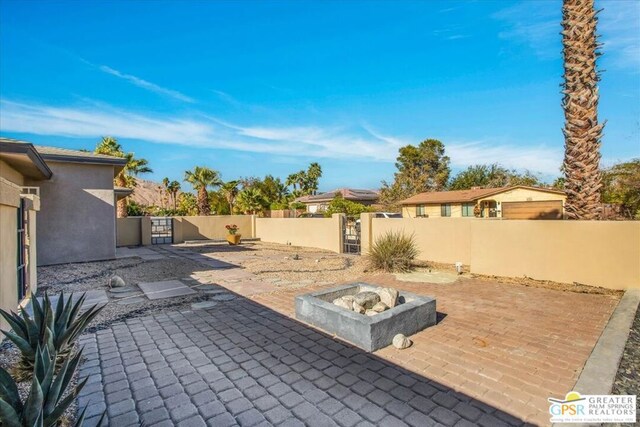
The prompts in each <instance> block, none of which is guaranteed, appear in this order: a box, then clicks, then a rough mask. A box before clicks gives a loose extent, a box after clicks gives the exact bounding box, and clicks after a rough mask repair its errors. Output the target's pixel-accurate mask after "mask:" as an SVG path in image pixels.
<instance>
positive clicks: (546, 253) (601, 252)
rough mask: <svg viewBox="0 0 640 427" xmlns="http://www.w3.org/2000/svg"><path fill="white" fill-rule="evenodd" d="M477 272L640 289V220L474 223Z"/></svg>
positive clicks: (473, 265)
mask: <svg viewBox="0 0 640 427" xmlns="http://www.w3.org/2000/svg"><path fill="white" fill-rule="evenodd" d="M471 254H472V256H471V271H473V272H474V273H478V274H490V275H497V276H512V277H523V276H527V277H531V278H534V279H539V280H553V281H556V282H565V283H573V282H578V283H583V284H587V285H592V286H602V287H605V288H612V289H628V288H640V222H639V221H527V220H512V221H474V224H473V238H472V239H471Z"/></svg>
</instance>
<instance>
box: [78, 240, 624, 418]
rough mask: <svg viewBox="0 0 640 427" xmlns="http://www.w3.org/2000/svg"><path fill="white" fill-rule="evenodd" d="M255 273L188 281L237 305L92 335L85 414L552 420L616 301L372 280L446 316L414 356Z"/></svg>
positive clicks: (220, 273) (418, 339) (486, 284)
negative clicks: (316, 321) (417, 297)
mask: <svg viewBox="0 0 640 427" xmlns="http://www.w3.org/2000/svg"><path fill="white" fill-rule="evenodd" d="M154 249H156V248H154ZM158 249H159V248H158ZM166 252H169V251H166ZM171 252H173V253H174V254H177V256H185V255H188V252H189V251H188V250H184V249H180V250H176V249H175V248H173V250H171ZM247 273H248V272H247V271H246V270H243V269H241V268H231V269H222V270H210V271H203V272H198V274H197V275H196V276H195V277H194V278H192V279H190V280H197V281H198V282H201V283H216V284H218V285H220V286H222V287H224V288H227V289H229V290H230V291H232V292H236V293H237V294H238V297H237V298H235V299H233V300H227V299H228V298H221V299H220V300H218V301H216V305H215V306H213V307H211V308H207V307H206V306H205V307H203V308H204V309H199V310H194V311H188V312H172V313H168V314H158V315H154V316H149V317H143V318H137V319H131V320H127V321H126V322H125V323H119V324H115V325H113V326H112V327H111V328H109V329H105V330H102V331H99V332H98V333H97V334H93V335H90V334H87V335H84V336H83V337H82V341H83V344H85V345H86V350H85V352H86V356H87V360H86V362H85V363H84V364H83V365H82V366H81V375H88V374H91V377H90V378H91V379H90V384H89V385H87V387H86V388H85V390H84V391H83V393H82V395H81V396H80V399H79V401H80V405H81V407H82V406H83V405H84V404H86V403H87V402H93V403H92V405H91V407H90V415H95V414H98V413H100V412H101V411H102V410H104V408H105V407H106V408H107V409H108V415H109V420H110V422H111V424H112V425H137V424H138V423H139V422H140V421H145V423H146V424H154V425H155V423H156V422H158V423H159V424H160V425H176V424H177V425H205V424H208V425H212V426H214V425H215V426H218V425H221V426H223V425H236V424H238V425H254V424H253V423H255V425H269V424H277V425H280V424H284V425H305V424H306V425H340V426H351V425H372V424H373V425H391V426H396V425H399V426H402V425H416V426H417V425H420V426H422V425H460V426H462V425H472V424H473V425H491V426H496V425H503V424H507V425H518V424H522V423H523V422H530V423H534V424H540V425H547V424H548V420H549V416H548V414H547V409H548V403H547V400H546V399H547V398H548V397H550V396H555V397H562V396H564V395H565V393H566V392H568V391H570V390H571V389H572V387H573V386H574V384H575V381H576V379H577V377H578V375H579V373H580V371H581V369H582V367H583V365H584V363H585V361H586V360H587V358H588V356H589V354H590V353H591V350H592V348H593V346H594V345H595V343H596V341H597V339H598V337H599V335H600V333H601V332H602V330H603V328H604V326H605V325H606V323H607V320H608V319H609V317H610V315H611V313H612V311H613V310H614V308H615V306H616V304H617V302H618V298H617V297H612V296H603V295H587V294H577V293H569V292H560V291H555V290H549V289H540V288H533V287H524V286H519V285H509V284H500V283H497V282H490V281H486V280H473V279H461V280H459V281H457V282H455V283H450V284H444V285H443V284H427V283H414V282H401V281H398V280H396V279H395V278H394V277H393V276H391V275H378V276H368V277H366V278H365V280H366V281H367V282H369V283H374V284H378V285H381V286H393V287H396V288H401V289H404V290H407V291H409V292H414V293H418V294H426V295H430V296H434V297H436V298H437V303H438V306H437V308H438V312H439V318H440V321H439V323H438V325H436V326H434V327H431V328H429V329H427V330H425V331H422V332H420V333H418V334H416V335H414V336H412V339H413V340H414V345H413V346H412V347H410V348H409V349H406V350H396V349H394V348H393V347H387V348H385V349H382V350H379V351H377V352H376V353H374V354H367V353H364V352H362V351H361V350H359V349H357V348H354V347H352V346H350V345H348V344H346V343H343V342H340V341H337V340H334V339H332V338H331V337H330V336H328V335H325V334H322V333H320V332H318V331H316V330H314V329H313V328H311V327H309V326H307V325H304V324H301V323H299V322H297V321H296V320H295V319H293V317H294V297H295V295H297V294H300V293H306V292H309V291H311V290H312V289H313V290H318V289H320V287H318V286H316V287H312V288H297V289H279V290H274V287H273V286H272V284H271V283H268V281H260V280H257V278H256V277H250V276H251V273H249V275H248V276H247ZM235 274H239V275H240V276H246V277H234V275H235ZM201 286H208V285H201ZM328 286H335V285H333V284H331V285H328ZM215 292H217V291H215ZM93 420H94V421H95V420H96V418H95V417H94V418H93Z"/></svg>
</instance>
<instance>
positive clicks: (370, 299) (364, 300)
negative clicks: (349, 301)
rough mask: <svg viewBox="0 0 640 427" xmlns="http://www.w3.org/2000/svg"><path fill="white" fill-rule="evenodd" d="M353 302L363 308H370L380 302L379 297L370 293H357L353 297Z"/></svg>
mask: <svg viewBox="0 0 640 427" xmlns="http://www.w3.org/2000/svg"><path fill="white" fill-rule="evenodd" d="M354 302H355V303H356V304H358V305H361V306H363V307H364V308H371V307H373V306H374V305H376V304H377V303H379V302H380V295H378V294H377V293H375V292H371V291H364V292H359V293H357V294H356V295H355V297H354Z"/></svg>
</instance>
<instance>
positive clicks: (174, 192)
mask: <svg viewBox="0 0 640 427" xmlns="http://www.w3.org/2000/svg"><path fill="white" fill-rule="evenodd" d="M181 188H182V187H181V185H180V183H179V182H178V181H171V182H170V183H169V185H168V186H167V190H168V191H169V194H170V195H171V200H172V201H173V210H174V211H175V210H176V209H177V201H178V200H177V199H178V192H179V191H180V189H181Z"/></svg>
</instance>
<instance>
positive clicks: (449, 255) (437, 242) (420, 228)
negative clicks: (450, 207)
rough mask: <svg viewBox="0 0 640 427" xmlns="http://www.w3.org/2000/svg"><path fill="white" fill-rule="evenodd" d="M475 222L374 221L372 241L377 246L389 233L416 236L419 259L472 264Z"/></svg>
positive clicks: (400, 219)
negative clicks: (472, 236)
mask: <svg viewBox="0 0 640 427" xmlns="http://www.w3.org/2000/svg"><path fill="white" fill-rule="evenodd" d="M475 221H480V220H478V219H475V218H470V219H469V218H373V219H372V221H371V237H372V242H375V241H376V240H377V239H378V238H379V237H380V236H382V235H384V234H385V233H387V232H389V231H403V232H404V233H405V234H413V236H414V238H415V242H416V244H417V246H418V250H419V251H420V253H419V254H418V259H420V260H425V261H435V262H442V263H455V262H457V261H461V262H463V263H464V264H467V265H468V264H469V263H470V261H471V253H470V248H471V245H470V239H471V223H472V222H475Z"/></svg>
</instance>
